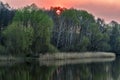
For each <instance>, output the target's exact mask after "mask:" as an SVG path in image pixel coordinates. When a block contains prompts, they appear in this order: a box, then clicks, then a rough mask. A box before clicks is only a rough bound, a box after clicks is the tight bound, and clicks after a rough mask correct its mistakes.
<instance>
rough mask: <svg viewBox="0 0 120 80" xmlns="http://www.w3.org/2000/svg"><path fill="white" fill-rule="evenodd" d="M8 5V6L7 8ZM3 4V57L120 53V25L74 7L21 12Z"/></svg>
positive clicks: (0, 25) (0, 5)
mask: <svg viewBox="0 0 120 80" xmlns="http://www.w3.org/2000/svg"><path fill="white" fill-rule="evenodd" d="M6 5H7V7H6ZM8 7H9V5H8V4H3V3H2V2H1V3H0V54H1V55H15V56H28V55H30V56H34V55H39V54H45V53H56V52H89V51H90V52H97V51H98V52H114V53H116V54H119V52H120V24H119V23H118V22H116V21H111V22H110V23H109V24H108V23H105V21H104V19H101V18H97V19H96V18H95V16H94V15H92V14H91V13H89V12H87V11H85V10H77V9H74V8H70V9H67V8H60V7H51V8H50V9H49V10H46V9H40V8H38V7H37V6H36V5H35V4H32V5H29V6H26V7H24V8H21V9H12V8H10V7H9V8H8Z"/></svg>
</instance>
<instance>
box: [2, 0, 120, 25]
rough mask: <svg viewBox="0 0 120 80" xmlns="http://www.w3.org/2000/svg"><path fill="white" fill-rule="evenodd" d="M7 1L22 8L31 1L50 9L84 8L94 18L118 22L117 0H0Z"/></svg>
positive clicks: (119, 6) (119, 19)
mask: <svg viewBox="0 0 120 80" xmlns="http://www.w3.org/2000/svg"><path fill="white" fill-rule="evenodd" d="M1 1H2V2H4V3H8V4H9V5H10V6H11V7H13V8H22V7H24V6H27V5H30V4H32V3H34V4H36V5H37V6H38V7H39V8H45V9H50V7H52V6H53V7H55V6H60V7H65V8H68V9H69V8H74V9H77V10H86V11H88V12H89V13H91V14H92V15H94V16H95V18H101V19H104V21H105V22H106V23H110V22H111V21H116V22H118V23H120V14H119V12H120V1H119V0H116V1H115V0H106V1H104V0H91V1H89V0H81V1H79V0H74V1H73V0H66V1H62V0H25V1H24V0H1Z"/></svg>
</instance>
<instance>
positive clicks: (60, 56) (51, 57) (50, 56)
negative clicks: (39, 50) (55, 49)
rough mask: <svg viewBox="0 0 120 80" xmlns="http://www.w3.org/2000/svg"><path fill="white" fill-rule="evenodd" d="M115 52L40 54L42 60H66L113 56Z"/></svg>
mask: <svg viewBox="0 0 120 80" xmlns="http://www.w3.org/2000/svg"><path fill="white" fill-rule="evenodd" d="M113 57H115V54H114V53H106V52H85V53H55V54H44V55H40V57H39V59H40V60H66V59H84V58H86V59H88V58H113Z"/></svg>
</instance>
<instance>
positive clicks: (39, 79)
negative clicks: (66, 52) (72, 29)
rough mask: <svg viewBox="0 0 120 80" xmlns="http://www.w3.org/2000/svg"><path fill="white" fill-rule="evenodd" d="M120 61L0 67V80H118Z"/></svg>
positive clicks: (25, 64)
mask: <svg viewBox="0 0 120 80" xmlns="http://www.w3.org/2000/svg"><path fill="white" fill-rule="evenodd" d="M119 64H120V59H117V60H116V61H115V62H111V63H91V64H74V65H72V64H71V65H64V66H40V65H39V64H38V63H37V62H30V63H21V64H16V65H14V66H4V67H2V66H0V80H111V79H112V80H119V76H120V65H119Z"/></svg>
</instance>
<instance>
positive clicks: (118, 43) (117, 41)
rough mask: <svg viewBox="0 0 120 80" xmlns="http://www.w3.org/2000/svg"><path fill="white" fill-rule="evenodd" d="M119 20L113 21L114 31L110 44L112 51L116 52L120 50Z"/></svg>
mask: <svg viewBox="0 0 120 80" xmlns="http://www.w3.org/2000/svg"><path fill="white" fill-rule="evenodd" d="M119 27H120V26H119V25H118V23H117V22H112V33H111V36H110V44H111V47H112V51H113V52H115V53H119V51H120V36H119V35H120V29H119Z"/></svg>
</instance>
